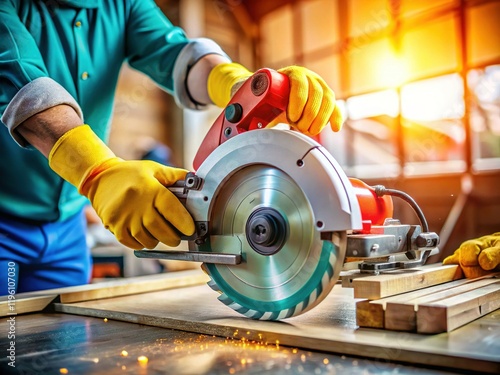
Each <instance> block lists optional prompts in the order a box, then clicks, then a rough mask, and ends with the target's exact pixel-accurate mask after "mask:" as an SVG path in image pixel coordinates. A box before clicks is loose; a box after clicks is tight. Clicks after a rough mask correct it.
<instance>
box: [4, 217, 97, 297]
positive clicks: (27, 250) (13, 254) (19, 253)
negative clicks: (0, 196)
mask: <svg viewBox="0 0 500 375" xmlns="http://www.w3.org/2000/svg"><path fill="white" fill-rule="evenodd" d="M86 226H87V223H86V220H85V215H84V213H83V211H82V212H81V213H79V214H76V215H74V216H73V217H71V218H69V219H68V220H65V221H62V222H53V223H28V222H26V221H23V220H19V219H16V218H12V217H4V216H3V215H2V214H0V296H1V295H6V294H8V291H9V288H10V289H12V288H13V287H15V288H16V292H17V293H23V292H29V291H35V290H44V289H52V288H59V287H66V286H74V285H82V284H87V283H88V282H89V281H90V276H91V266H92V258H91V256H90V249H89V248H88V247H87V243H86V239H85V233H86ZM14 284H15V286H14Z"/></svg>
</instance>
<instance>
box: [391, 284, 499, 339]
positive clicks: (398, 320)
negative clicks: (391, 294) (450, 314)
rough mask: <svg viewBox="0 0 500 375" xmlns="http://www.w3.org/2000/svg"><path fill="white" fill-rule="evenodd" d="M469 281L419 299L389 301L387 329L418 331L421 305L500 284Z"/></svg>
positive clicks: (411, 297)
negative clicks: (418, 315)
mask: <svg viewBox="0 0 500 375" xmlns="http://www.w3.org/2000/svg"><path fill="white" fill-rule="evenodd" d="M458 281H461V280H458ZM468 281H469V282H468V283H464V284H463V285H455V286H454V287H451V288H450V287H448V285H447V284H449V283H447V284H444V286H445V288H443V290H441V291H436V292H435V293H429V294H427V295H423V296H419V297H413V296H409V295H406V294H403V295H401V296H400V297H399V298H398V299H395V300H393V301H388V302H387V303H386V307H385V317H384V327H385V329H391V330H395V331H415V330H416V329H417V311H418V308H419V306H420V305H422V304H426V303H430V302H434V301H440V300H443V299H445V298H448V297H452V296H456V295H459V294H463V293H466V292H469V291H471V290H474V289H479V288H481V287H483V286H486V285H490V284H495V283H500V280H497V279H492V278H486V279H481V280H468Z"/></svg>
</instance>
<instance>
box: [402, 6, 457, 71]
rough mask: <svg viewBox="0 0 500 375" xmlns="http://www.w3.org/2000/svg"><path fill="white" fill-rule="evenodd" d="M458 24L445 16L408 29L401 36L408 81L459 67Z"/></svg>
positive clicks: (453, 19)
mask: <svg viewBox="0 0 500 375" xmlns="http://www.w3.org/2000/svg"><path fill="white" fill-rule="evenodd" d="M457 30H458V25H457V22H456V19H455V18H453V17H451V16H448V17H445V18H440V19H438V20H435V21H432V22H428V23H424V24H422V25H421V26H419V27H417V28H415V29H411V30H408V31H407V32H406V33H405V34H404V35H403V37H402V53H403V56H404V60H405V64H406V69H407V74H408V76H407V78H408V79H409V80H414V79H419V78H424V77H428V76H430V75H437V74H443V73H445V72H450V71H454V70H456V69H458V68H459V66H460V64H459V61H458V60H459V59H458V56H459V54H458V39H457V38H458V36H457Z"/></svg>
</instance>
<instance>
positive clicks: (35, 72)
mask: <svg viewBox="0 0 500 375" xmlns="http://www.w3.org/2000/svg"><path fill="white" fill-rule="evenodd" d="M189 43H190V40H188V38H187V37H186V35H185V34H184V32H183V31H182V30H181V29H180V28H178V27H174V26H173V25H172V24H171V23H170V22H169V20H168V19H167V18H166V17H165V16H164V15H163V13H162V12H161V11H160V10H159V8H158V7H157V6H156V4H155V3H154V2H153V1H152V0H86V1H78V0H66V1H63V0H60V1H58V2H55V1H53V0H52V1H41V0H40V1H36V0H32V1H28V0H2V1H1V2H0V114H2V113H4V111H5V109H6V108H7V106H8V105H9V103H10V102H11V100H12V99H13V97H15V95H16V94H17V93H18V92H19V90H20V89H21V88H23V87H24V86H25V85H27V84H29V83H30V82H32V81H33V80H35V79H37V78H40V77H49V78H51V79H53V80H54V81H56V82H58V83H59V84H60V85H62V86H63V87H64V88H65V89H66V90H67V91H68V92H69V94H71V96H72V97H73V98H74V99H75V100H76V102H77V103H78V104H79V106H80V108H81V110H82V113H83V116H84V121H85V123H86V124H89V125H90V126H91V128H92V129H93V130H94V132H95V133H96V134H97V135H98V136H99V137H100V138H102V139H103V140H105V141H106V140H107V137H108V134H109V126H110V119H111V115H112V110H113V100H114V94H115V89H116V84H117V80H118V75H119V71H120V68H121V66H122V64H123V62H124V61H128V63H129V64H130V66H132V67H133V68H135V69H137V70H139V71H142V72H144V73H146V74H147V75H149V76H150V77H151V78H152V79H153V80H154V81H156V82H157V83H158V84H159V85H160V86H161V87H162V88H163V89H165V90H167V91H168V92H170V93H172V94H174V95H175V94H176V93H175V85H174V78H173V74H174V65H175V62H176V59H177V58H178V56H179V54H181V51H182V50H183V49H184V48H185V47H186V46H187V45H188V44H189ZM35 100H36V98H35ZM0 155H1V159H2V160H1V161H0V176H1V177H0V179H1V181H0V215H1V214H2V213H4V214H8V215H13V216H16V217H21V218H26V219H30V220H39V221H56V220H63V219H65V218H67V217H70V216H72V215H74V214H75V213H77V212H78V211H79V210H81V208H82V207H83V205H84V204H86V202H87V201H86V199H85V198H84V197H82V196H80V195H79V194H78V192H77V190H76V188H75V187H73V186H72V185H70V184H69V183H67V182H65V181H64V180H62V179H61V178H60V177H59V176H58V175H56V174H55V173H54V172H53V171H52V170H51V169H50V167H49V165H48V162H47V159H46V158H45V157H44V156H43V155H42V154H41V153H40V152H39V151H37V150H34V149H33V148H30V147H28V148H23V147H20V146H19V145H18V144H17V143H16V142H15V141H14V140H13V139H12V136H11V135H10V133H9V130H8V129H7V127H6V126H0Z"/></svg>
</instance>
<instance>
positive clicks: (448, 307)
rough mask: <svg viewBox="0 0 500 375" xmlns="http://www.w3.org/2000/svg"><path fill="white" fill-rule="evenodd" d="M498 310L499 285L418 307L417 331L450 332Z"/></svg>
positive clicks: (499, 305)
mask: <svg viewBox="0 0 500 375" xmlns="http://www.w3.org/2000/svg"><path fill="white" fill-rule="evenodd" d="M499 307H500V283H498V282H497V283H494V284H490V285H486V286H483V287H481V288H478V289H474V290H471V291H468V292H466V293H463V294H460V295H455V296H452V297H449V298H445V299H442V300H439V301H434V302H429V303H426V304H421V305H418V311H417V332H419V333H441V332H449V331H451V330H453V329H456V328H457V327H461V326H462V325H464V324H466V323H469V322H470V321H472V320H475V319H477V318H479V317H481V316H483V315H485V314H487V313H489V312H491V311H493V310H494V309H497V308H499Z"/></svg>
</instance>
